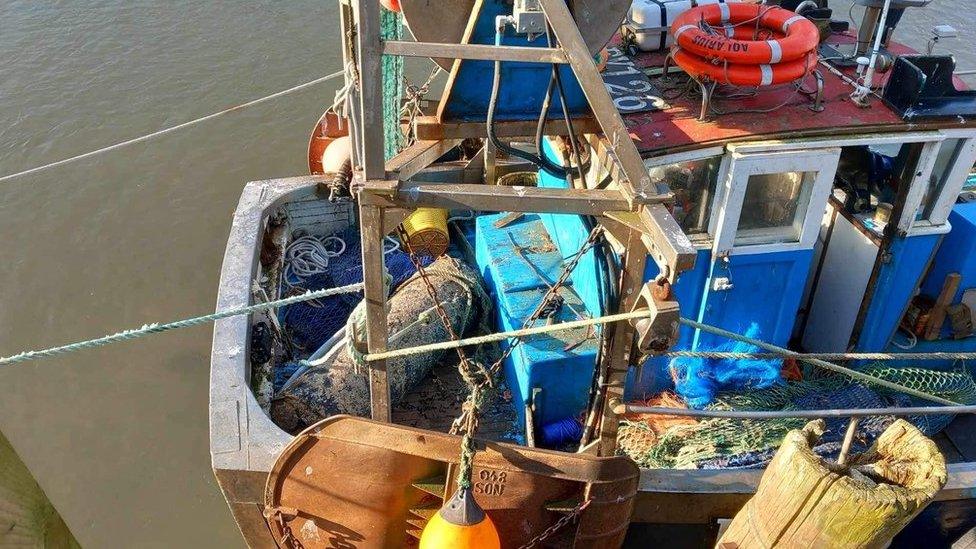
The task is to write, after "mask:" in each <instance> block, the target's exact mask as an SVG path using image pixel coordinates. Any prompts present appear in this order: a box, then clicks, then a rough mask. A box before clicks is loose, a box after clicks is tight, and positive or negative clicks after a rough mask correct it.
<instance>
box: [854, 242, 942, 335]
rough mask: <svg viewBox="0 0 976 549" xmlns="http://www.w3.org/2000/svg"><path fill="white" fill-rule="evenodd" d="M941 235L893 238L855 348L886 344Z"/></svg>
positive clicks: (895, 328) (893, 333) (896, 326)
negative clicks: (889, 254) (889, 257)
mask: <svg viewBox="0 0 976 549" xmlns="http://www.w3.org/2000/svg"><path fill="white" fill-rule="evenodd" d="M941 239H942V235H939V234H933V235H924V236H912V237H909V238H903V237H896V238H895V240H894V241H893V242H892V244H891V248H890V251H891V261H889V262H888V263H885V264H883V265H882V266H881V270H880V272H879V273H878V278H877V282H876V286H875V290H874V295H873V296H872V298H871V304H870V305H869V307H868V313H867V315H866V316H865V317H864V325H863V328H862V329H861V334H860V336H859V337H858V340H857V345H856V347H855V348H856V350H857V351H860V352H873V351H882V350H884V349H885V348H886V347H887V346H888V343H889V342H890V341H891V338H892V336H894V335H895V330H897V329H898V323H899V322H900V321H901V318H902V316H903V315H904V313H905V310H906V309H907V308H908V303H909V301H910V300H911V299H912V295H913V294H914V293H915V288H917V287H918V284H919V281H920V280H921V278H922V276H923V275H924V274H925V267H926V266H927V265H928V263H929V258H931V257H932V253H933V252H934V251H935V249H936V247H937V246H938V245H939V241H940V240H941ZM939 286H940V288H941V286H942V283H941V282H940V283H939Z"/></svg>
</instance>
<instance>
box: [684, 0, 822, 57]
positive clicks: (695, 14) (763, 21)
mask: <svg viewBox="0 0 976 549" xmlns="http://www.w3.org/2000/svg"><path fill="white" fill-rule="evenodd" d="M701 21H704V22H705V23H707V24H708V25H710V26H712V27H719V28H718V29H716V30H717V31H718V32H717V33H715V34H709V33H707V32H705V31H704V30H702V28H701V27H700V26H699V23H700V22H701ZM734 25H735V26H734ZM756 25H758V26H759V28H763V29H767V30H771V31H773V32H775V33H782V34H783V35H784V36H783V37H782V38H776V39H771V40H751V39H745V38H746V37H745V36H743V34H744V33H742V32H741V31H738V30H735V31H734V32H732V33H730V32H728V29H739V28H743V29H750V30H752V29H755V28H756ZM722 27H724V28H725V29H726V31H725V32H722V29H721V28H722ZM671 34H672V35H673V36H674V40H675V44H676V45H677V46H678V47H680V48H681V49H683V50H685V51H687V52H689V53H693V54H695V55H698V56H701V57H704V58H706V59H719V60H721V61H728V62H730V63H742V64H746V65H749V64H755V65H758V64H762V63H766V64H776V63H782V62H784V61H794V60H797V59H805V58H806V57H807V54H809V53H810V52H811V51H813V50H815V49H816V48H817V45H818V44H819V43H820V31H819V30H817V26H816V25H814V24H813V22H812V21H810V20H809V19H807V18H806V17H803V16H802V15H797V14H796V13H794V12H792V11H790V10H788V9H784V8H780V7H770V6H766V5H762V4H745V3H730V4H726V3H722V4H708V5H705V6H698V7H697V8H692V9H690V10H688V11H686V12H684V13H682V14H681V15H679V16H678V18H677V19H675V20H674V23H672V24H671ZM729 34H732V36H729Z"/></svg>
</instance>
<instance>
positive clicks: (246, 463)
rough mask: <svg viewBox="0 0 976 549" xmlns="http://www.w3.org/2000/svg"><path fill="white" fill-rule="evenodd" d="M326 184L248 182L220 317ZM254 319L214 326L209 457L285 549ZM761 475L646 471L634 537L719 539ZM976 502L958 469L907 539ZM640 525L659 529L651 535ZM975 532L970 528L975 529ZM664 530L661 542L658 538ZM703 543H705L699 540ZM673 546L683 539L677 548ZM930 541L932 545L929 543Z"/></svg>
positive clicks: (975, 487) (948, 525)
mask: <svg viewBox="0 0 976 549" xmlns="http://www.w3.org/2000/svg"><path fill="white" fill-rule="evenodd" d="M321 181H322V178H321V177H318V176H305V177H294V178H287V179H274V180H266V181H257V182H252V183H249V184H248V185H247V186H246V187H245V189H244V192H243V194H242V196H241V200H240V203H239V205H238V208H237V210H236V211H235V213H234V221H233V225H232V228H231V232H230V238H229V240H228V244H227V249H226V252H225V255H224V264H223V269H222V272H221V277H220V289H219V293H218V298H217V309H218V310H222V309H226V308H231V307H239V306H244V305H247V304H250V303H251V283H252V281H253V279H254V277H255V275H256V273H257V272H258V265H259V262H260V249H261V238H262V235H263V233H264V230H265V224H266V223H267V218H268V215H269V213H271V212H273V211H274V210H275V209H276V208H277V207H279V206H280V205H281V204H283V203H285V202H288V201H293V200H299V199H308V198H309V197H312V196H314V194H315V192H316V185H317V184H318V183H320V182H321ZM250 322H251V320H250V319H249V318H248V317H232V318H227V319H223V320H220V321H218V322H217V323H216V324H215V326H214V342H213V352H212V356H211V375H210V451H211V460H212V466H213V470H214V474H215V476H216V478H217V481H218V483H219V485H220V488H221V490H222V491H223V494H224V496H225V498H226V499H227V502H228V505H229V506H230V509H231V511H232V512H233V514H234V518H235V520H236V521H237V523H238V526H239V527H240V529H241V533H242V535H243V536H244V539H245V541H246V542H247V544H248V545H249V546H250V547H255V548H263V547H269V548H270V547H277V544H276V543H275V540H274V537H273V535H272V532H271V530H270V528H269V524H268V521H267V519H266V518H265V514H264V512H265V486H266V484H267V480H268V475H269V473H270V472H271V471H272V469H273V467H274V464H275V462H276V460H277V459H278V457H279V455H280V454H281V452H282V451H283V450H284V449H285V448H286V447H288V446H289V444H291V443H292V441H293V440H294V438H295V437H293V436H292V435H290V434H289V433H287V432H285V431H283V430H281V429H280V428H279V427H278V426H277V425H275V424H274V423H273V422H272V421H271V419H270V418H269V417H268V415H267V414H266V413H265V412H264V410H263V409H262V408H261V407H260V405H259V404H258V402H257V400H256V398H255V396H254V393H253V392H252V390H251V388H250V383H249V381H250V371H249V362H248V349H247V347H248V343H247V342H248V341H249V332H250ZM761 475H762V471H761V470H670V469H643V470H641V471H640V479H639V484H638V493H637V495H636V498H635V500H634V506H633V515H632V517H631V522H632V524H631V529H632V532H633V533H634V535H640V536H642V539H647V538H646V537H645V536H654V535H660V534H661V532H666V531H671V530H668V529H666V528H663V526H665V525H668V526H670V527H672V528H674V529H677V531H681V532H686V533H687V532H689V531H694V532H697V534H695V535H694V536H689V537H688V538H687V539H688V540H689V541H690V542H692V545H690V546H700V545H701V544H700V543H698V542H696V541H695V540H699V539H700V540H705V539H712V540H714V537H711V538H708V536H714V533H715V532H716V521H717V520H718V519H724V518H730V517H732V516H733V515H734V514H735V513H736V512H737V511H738V510H739V509H740V508H741V506H742V505H743V504H744V503H745V501H746V500H747V499H748V498H749V497H750V496H751V495H752V494H753V493H754V492H755V489H756V486H757V485H758V483H759V479H760V477H761ZM974 500H976V462H964V463H953V464H950V465H949V482H948V484H947V485H946V487H945V488H944V489H943V490H942V492H940V493H939V495H938V496H937V498H936V502H935V503H933V505H932V506H931V507H930V508H929V509H928V510H926V512H925V513H923V514H922V515H920V517H919V518H918V519H916V521H915V523H913V524H912V525H910V526H909V528H908V529H906V532H905V534H904V535H922V534H917V533H923V534H924V535H925V536H930V535H932V532H942V534H940V535H944V536H946V539H951V538H949V536H953V535H956V536H958V534H959V531H960V529H961V528H962V527H963V526H965V525H966V524H967V523H966V521H967V520H972V517H973V512H972V509H973V505H974ZM641 524H652V525H655V528H654V529H644V528H643V527H642V526H640V525H641ZM973 526H974V525H970V526H969V528H972V527H973ZM653 532H657V534H655V533H653ZM696 536H702V537H696ZM671 541H674V540H671ZM927 541H931V540H930V539H927Z"/></svg>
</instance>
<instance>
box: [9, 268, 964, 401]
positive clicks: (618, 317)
mask: <svg viewBox="0 0 976 549" xmlns="http://www.w3.org/2000/svg"><path fill="white" fill-rule="evenodd" d="M362 289H363V285H362V283H358V284H349V285H347V286H340V287H338V288H327V289H323V290H316V291H311V292H305V293H304V294H300V295H296V296H291V297H286V298H283V299H278V300H276V301H269V302H266V303H257V304H255V305H249V306H246V307H240V308H236V309H229V310H226V311H219V312H216V313H212V314H208V315H202V316H197V317H193V318H187V319H184V320H177V321H174V322H169V323H166V324H156V323H154V324H146V325H143V326H142V327H140V328H136V329H130V330H123V331H121V332H116V333H114V334H111V335H107V336H103V337H100V338H96V339H89V340H86V341H78V342H75V343H69V344H67V345H61V346H58V347H51V348H48V349H42V350H37V351H24V352H22V353H18V354H16V355H12V356H8V357H3V358H0V366H7V365H10V364H16V363H18V362H27V361H30V360H37V359H39V358H47V357H51V356H55V355H61V354H67V353H71V352H74V351H80V350H83V349H92V348H95V347H101V346H104V345H108V344H110V343H115V342H119V341H127V340H131V339H137V338H140V337H144V336H147V335H150V334H157V333H161V332H166V331H169V330H176V329H179V328H189V327H192V326H197V325H200V324H205V323H207V322H213V321H215V320H220V319H222V318H228V317H232V316H238V315H244V314H250V313H254V312H259V311H264V310H268V309H274V308H277V307H282V306H285V305H290V304H293V303H299V302H302V301H310V300H313V299H319V298H323V297H328V296H333V295H339V294H344V293H355V292H358V291H361V290H362ZM649 314H650V312H649V311H632V312H629V313H619V314H613V315H605V316H600V317H596V318H588V319H583V320H574V321H571V322H562V323H559V324H553V325H545V326H534V327H530V328H523V329H520V330H512V331H508V332H498V333H494V334H487V335H483V336H476V337H469V338H465V339H455V340H450V341H441V342H437V343H430V344H427V345H417V346H415V347H407V348H403V349H395V350H392V351H385V352H382V353H372V354H368V355H365V356H363V357H362V359H363V361H364V362H373V361H377V360H384V359H391V358H400V357H405V356H413V355H419V354H424V353H429V352H431V351H439V350H448V349H461V348H463V347H468V346H472V345H483V344H485V343H493V342H499V341H504V340H506V339H509V338H523V337H526V336H531V335H537V334H546V333H555V332H561V331H567V330H574V329H577V328H583V327H588V326H595V325H598V324H609V323H611V322H621V321H625V320H635V319H638V318H643V317H647V316H648V315H649ZM681 323H682V324H684V325H686V326H690V327H692V328H695V329H698V330H702V331H705V332H710V333H713V334H715V335H719V336H722V337H726V338H729V339H732V340H737V341H742V342H744V343H748V344H750V345H754V346H756V347H759V348H760V349H764V350H766V351H769V353H723V352H693V351H671V352H668V353H664V354H663V356H695V357H698V356H705V357H707V358H733V359H738V358H756V357H757V356H761V357H767V356H768V357H769V358H793V359H796V360H799V361H802V362H806V363H809V364H813V365H814V366H818V367H820V368H824V369H826V370H830V371H832V372H835V373H839V374H843V375H846V376H848V377H851V378H854V379H857V380H858V381H861V382H863V383H868V384H872V385H878V386H881V387H885V388H887V389H891V390H894V391H899V392H902V393H905V394H908V395H912V396H915V397H918V398H922V399H925V400H929V401H932V402H937V403H939V404H944V405H948V406H954V405H958V403H957V402H953V401H951V400H948V399H945V398H942V397H938V396H935V395H931V394H928V393H926V392H923V391H919V390H917V389H912V388H911V387H905V386H904V385H899V384H898V383H894V382H891V381H887V380H884V379H880V378H877V377H875V376H871V375H868V374H864V373H862V372H858V371H857V370H852V369H850V368H846V367H844V366H840V365H837V364H833V363H831V362H826V361H824V360H821V359H820V358H817V356H819V355H807V354H804V353H798V352H795V351H791V350H789V349H786V348H784V347H779V346H777V345H773V344H771V343H767V342H765V341H761V340H758V339H754V338H751V337H747V336H744V335H742V334H737V333H735V332H730V331H728V330H723V329H721V328H718V327H715V326H710V325H708V324H702V323H700V322H696V321H694V320H689V319H686V318H682V319H681ZM872 354H874V355H878V356H885V357H888V358H891V357H899V355H898V354H892V355H889V354H886V353H837V354H835V355H836V356H841V357H844V358H850V357H851V356H856V357H857V356H862V355H863V356H870V355H872ZM925 354H927V353H906V354H905V356H908V355H919V356H921V355H925ZM942 354H944V355H958V354H965V353H942ZM822 355H827V353H822Z"/></svg>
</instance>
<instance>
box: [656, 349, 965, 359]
mask: <svg viewBox="0 0 976 549" xmlns="http://www.w3.org/2000/svg"><path fill="white" fill-rule="evenodd" d="M664 356H666V357H668V358H712V359H717V360H770V359H778V358H794V357H791V356H785V357H784V356H783V354H782V353H736V352H731V351H668V352H666V353H664ZM800 356H802V357H804V358H818V359H820V360H881V361H884V360H976V353H963V352H959V353H948V352H942V351H932V352H931V353H800Z"/></svg>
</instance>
